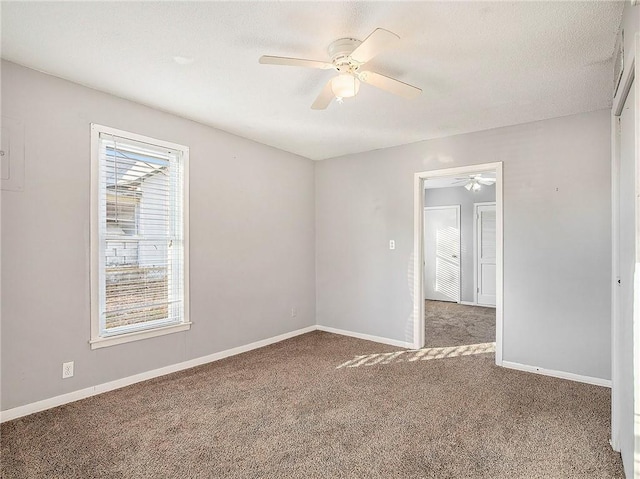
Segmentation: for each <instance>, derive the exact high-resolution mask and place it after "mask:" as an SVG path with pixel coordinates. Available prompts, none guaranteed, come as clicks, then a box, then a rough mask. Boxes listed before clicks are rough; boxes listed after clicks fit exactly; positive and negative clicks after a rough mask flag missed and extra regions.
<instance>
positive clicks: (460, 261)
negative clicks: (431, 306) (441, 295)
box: [422, 205, 462, 304]
mask: <svg viewBox="0 0 640 479" xmlns="http://www.w3.org/2000/svg"><path fill="white" fill-rule="evenodd" d="M447 208H455V209H456V210H457V212H458V260H459V263H460V264H459V265H458V301H453V302H455V303H458V304H460V301H461V300H462V234H461V231H460V227H461V225H462V219H461V218H460V215H461V214H462V209H461V207H460V205H444V206H425V207H424V208H423V209H422V219H423V224H422V228H423V230H422V232H423V235H424V212H425V211H427V210H444V209H447ZM423 237H424V236H423ZM422 247H423V249H422V253H423V255H424V242H423V244H422ZM424 266H425V264H424V256H423V257H422V275H423V277H424V273H425V267H424ZM422 287H423V288H424V282H423V285H422Z"/></svg>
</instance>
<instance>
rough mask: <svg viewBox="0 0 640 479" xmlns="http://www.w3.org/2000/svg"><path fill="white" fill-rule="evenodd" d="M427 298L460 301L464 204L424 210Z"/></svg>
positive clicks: (425, 292) (425, 295)
mask: <svg viewBox="0 0 640 479" xmlns="http://www.w3.org/2000/svg"><path fill="white" fill-rule="evenodd" d="M424 297H425V299H430V300H436V301H453V302H456V303H457V302H459V301H460V206H459V205H454V206H437V207H426V208H425V209H424Z"/></svg>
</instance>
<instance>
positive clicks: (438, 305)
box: [424, 300, 496, 347]
mask: <svg viewBox="0 0 640 479" xmlns="http://www.w3.org/2000/svg"><path fill="white" fill-rule="evenodd" d="M424 321H425V324H424V326H425V345H426V347H442V346H460V345H464V344H479V343H492V342H494V341H495V340H496V310H495V309H494V308H485V307H482V306H466V305H463V304H458V303H449V302H447V301H429V300H427V301H425V318H424Z"/></svg>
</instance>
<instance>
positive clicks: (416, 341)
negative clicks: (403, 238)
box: [412, 161, 504, 366]
mask: <svg viewBox="0 0 640 479" xmlns="http://www.w3.org/2000/svg"><path fill="white" fill-rule="evenodd" d="M487 171H495V173H496V364H497V365H498V366H502V336H503V334H502V333H503V277H504V271H503V263H504V261H503V250H504V248H503V199H502V162H501V161H500V162H495V163H482V164H478V165H468V166H460V167H456V168H443V169H437V170H430V171H422V172H418V173H415V174H414V186H413V192H414V201H413V205H414V207H413V211H414V215H413V314H412V316H413V347H414V348H415V349H420V348H422V347H424V285H423V281H424V271H423V268H424V257H423V256H424V244H423V243H424V237H423V229H424V225H423V213H424V181H425V180H426V179H428V178H442V177H446V176H460V175H469V174H471V173H483V172H487Z"/></svg>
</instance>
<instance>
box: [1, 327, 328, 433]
mask: <svg viewBox="0 0 640 479" xmlns="http://www.w3.org/2000/svg"><path fill="white" fill-rule="evenodd" d="M315 330H316V326H315V325H314V326H309V327H306V328H302V329H298V330H296V331H291V332H289V333H284V334H280V335H279V336H274V337H272V338H267V339H262V340H260V341H256V342H254V343H250V344H246V345H244V346H238V347H237V348H231V349H227V350H225V351H220V352H218V353H213V354H209V355H207V356H202V357H199V358H196V359H190V360H189V361H184V362H181V363H177V364H171V365H170V366H165V367H163V368H158V369H154V370H152V371H146V372H144V373H140V374H134V375H133V376H128V377H126V378H122V379H116V380H115V381H109V382H108V383H103V384H98V385H96V386H91V387H88V388H85V389H80V390H78V391H72V392H70V393H66V394H61V395H60V396H55V397H52V398H48V399H43V400H41V401H36V402H33V403H30V404H25V405H24V406H18V407H15V408H12V409H7V410H6V411H0V423H1V422H6V421H11V420H12V419H17V418H19V417H22V416H27V415H28V414H33V413H36V412H40V411H44V410H45V409H51V408H54V407H57V406H62V405H63V404H67V403H70V402H74V401H78V400H80V399H85V398H88V397H90V396H95V395H97V394H102V393H105V392H107V391H113V390H114V389H120V388H123V387H125V386H130V385H131V384H135V383H139V382H141V381H146V380H148V379H153V378H157V377H158V376H164V375H165V374H170V373H175V372H177V371H182V370H184V369H189V368H193V367H195V366H200V365H202V364H206V363H211V362H214V361H218V360H220V359H224V358H228V357H229V356H235V355H236V354H241V353H246V352H247V351H251V350H253V349H257V348H262V347H264V346H268V345H270V344H274V343H278V342H280V341H284V340H285V339H289V338H293V337H295V336H299V335H301V334H305V333H309V332H311V331H315Z"/></svg>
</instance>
